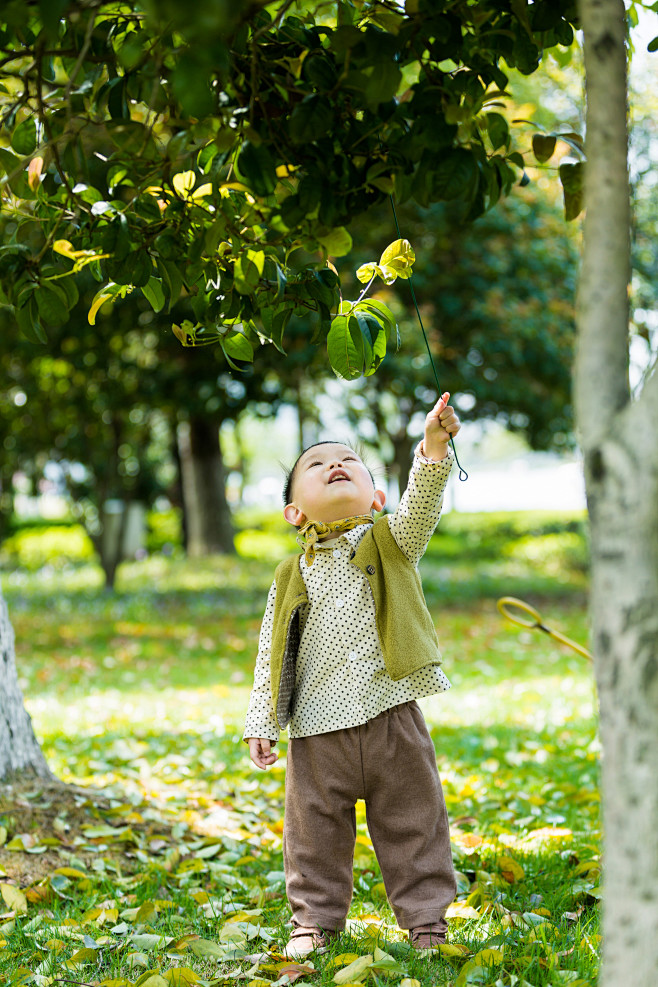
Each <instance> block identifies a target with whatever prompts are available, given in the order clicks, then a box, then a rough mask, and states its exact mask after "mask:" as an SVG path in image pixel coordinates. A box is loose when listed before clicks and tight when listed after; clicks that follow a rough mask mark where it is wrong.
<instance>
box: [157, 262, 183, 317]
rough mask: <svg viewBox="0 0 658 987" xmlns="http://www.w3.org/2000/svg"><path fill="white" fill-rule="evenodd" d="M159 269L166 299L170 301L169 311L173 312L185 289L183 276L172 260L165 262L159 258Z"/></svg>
mask: <svg viewBox="0 0 658 987" xmlns="http://www.w3.org/2000/svg"><path fill="white" fill-rule="evenodd" d="M157 269H158V273H159V274H160V277H161V278H162V287H163V290H164V292H165V295H166V297H167V298H168V299H169V304H168V305H167V311H168V312H171V309H172V307H173V306H174V305H175V304H176V302H177V301H178V297H179V295H180V293H181V289H182V287H183V276H182V274H181V273H180V271H179V270H178V268H177V267H176V265H175V264H174V262H173V261H171V260H164V259H163V258H162V257H158V260H157Z"/></svg>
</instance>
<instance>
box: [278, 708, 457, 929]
mask: <svg viewBox="0 0 658 987" xmlns="http://www.w3.org/2000/svg"><path fill="white" fill-rule="evenodd" d="M357 799H364V800H365V803H366V821H367V824H368V830H369V832H370V836H371V839H372V842H373V846H374V849H375V853H376V855H377V860H378V861H379V866H380V867H381V871H382V876H383V879H384V886H385V888H386V893H387V895H388V900H389V902H390V904H391V907H392V909H393V911H394V913H395V917H396V919H397V921H398V925H399V926H400V927H401V928H403V929H413V928H415V927H416V926H419V925H427V924H429V923H433V924H434V923H435V924H437V925H438V926H439V927H440V928H443V929H445V927H446V923H445V919H444V915H445V912H446V909H447V907H448V905H449V904H450V902H451V901H452V900H453V899H454V897H455V893H456V885H455V875H454V870H453V865H452V854H451V851H450V833H449V828H448V815H447V812H446V807H445V801H444V798H443V790H442V788H441V781H440V779H439V774H438V771H437V768H436V754H435V751H434V745H433V744H432V740H431V738H430V735H429V732H428V730H427V726H426V724H425V719H424V717H423V714H422V712H421V710H420V708H419V706H418V704H417V703H415V702H408V703H402V704H401V705H399V706H393V707H392V708H391V709H388V710H385V712H383V713H380V714H379V716H376V717H375V718H374V719H372V720H369V721H368V722H367V723H364V724H362V725H361V726H358V727H348V728H347V729H345V730H333V731H331V732H330V733H322V734H316V735H315V736H312V737H295V738H293V739H291V740H290V742H289V745H288V760H287V768H286V808H285V818H284V827H283V859H284V867H285V873H286V892H287V895H288V900H289V902H290V905H291V907H292V917H293V922H295V923H296V924H297V925H303V926H313V925H316V926H319V927H320V928H321V929H327V930H330V929H342V928H344V926H345V917H346V915H347V912H348V909H349V907H350V902H351V900H352V888H353V861H354V843H355V838H356V813H355V808H354V806H355V803H356V800H357Z"/></svg>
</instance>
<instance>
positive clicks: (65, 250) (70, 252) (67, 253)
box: [53, 240, 76, 260]
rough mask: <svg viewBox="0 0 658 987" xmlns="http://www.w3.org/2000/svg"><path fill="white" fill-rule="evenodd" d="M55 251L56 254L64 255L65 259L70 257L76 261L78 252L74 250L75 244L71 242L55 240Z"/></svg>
mask: <svg viewBox="0 0 658 987" xmlns="http://www.w3.org/2000/svg"><path fill="white" fill-rule="evenodd" d="M53 250H54V251H55V253H56V254H63V256H64V257H70V258H71V260H75V258H76V251H75V250H74V249H73V244H72V243H71V242H70V241H69V240H55V242H54V243H53Z"/></svg>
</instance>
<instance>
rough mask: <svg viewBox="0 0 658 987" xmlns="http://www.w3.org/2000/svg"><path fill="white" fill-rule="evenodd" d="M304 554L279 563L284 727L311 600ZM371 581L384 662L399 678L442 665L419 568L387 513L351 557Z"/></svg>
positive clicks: (279, 690)
mask: <svg viewBox="0 0 658 987" xmlns="http://www.w3.org/2000/svg"><path fill="white" fill-rule="evenodd" d="M301 558H302V556H301V555H292V556H289V557H288V558H287V559H284V560H283V562H281V563H280V564H279V565H278V566H277V569H276V572H275V574H274V580H275V583H276V597H275V601H274V626H273V630H272V652H271V682H272V704H273V706H274V712H275V714H276V719H277V723H278V724H279V727H280V728H281V729H283V728H284V727H285V726H286V725H287V723H288V722H289V720H290V716H291V712H292V704H293V694H294V688H295V663H296V658H297V651H298V650H299V642H300V637H301V629H300V609H301V607H302V606H304V605H305V604H307V603H308V595H307V593H306V586H305V585H304V580H303V578H302V574H301V571H300V568H299V562H300V559H301ZM351 564H352V565H355V566H356V567H357V568H358V569H360V570H361V572H362V573H363V574H364V576H365V577H366V579H367V580H368V582H369V584H370V589H371V591H372V596H373V599H374V601H375V614H376V623H377V634H378V637H379V643H380V646H381V649H382V653H383V655H384V664H385V665H386V670H387V672H388V674H389V675H390V676H391V678H392V679H393V680H395V681H398V680H399V679H403V678H405V676H407V675H410V674H411V673H412V672H415V671H417V670H418V669H419V668H424V667H425V666H427V665H440V664H441V652H440V651H439V641H438V638H437V636H436V630H435V628H434V624H433V622H432V618H431V616H430V614H429V611H428V609H427V604H426V603H425V597H424V595H423V588H422V586H421V582H420V576H419V574H418V569H417V568H416V566H415V565H413V563H412V562H410V561H409V559H408V558H407V556H406V555H405V554H404V552H403V551H402V550H401V549H400V548H399V546H398V544H397V542H396V540H395V538H394V537H393V535H392V534H391V529H390V527H389V524H388V519H387V518H386V517H380V518H379V519H378V520H377V521H375V523H374V524H373V526H372V527H371V528H370V529H369V530H368V531H367V532H366V534H365V535H364V536H363V538H362V539H361V542H360V544H359V546H358V548H357V549H356V552H355V554H354V556H353V558H352V559H351Z"/></svg>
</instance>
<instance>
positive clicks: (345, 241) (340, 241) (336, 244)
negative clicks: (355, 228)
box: [317, 226, 352, 257]
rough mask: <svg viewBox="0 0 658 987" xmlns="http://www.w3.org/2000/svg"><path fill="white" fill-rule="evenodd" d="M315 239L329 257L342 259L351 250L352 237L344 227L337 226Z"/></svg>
mask: <svg viewBox="0 0 658 987" xmlns="http://www.w3.org/2000/svg"><path fill="white" fill-rule="evenodd" d="M317 239H318V243H321V244H322V246H323V247H324V249H325V250H326V251H327V253H328V254H329V255H330V256H331V257H343V256H344V255H345V254H349V252H350V250H351V249H352V237H351V236H350V234H349V233H348V232H347V230H346V229H345V227H344V226H337V227H336V229H334V230H330V231H329V233H327V234H325V236H319V237H318V238H317Z"/></svg>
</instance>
